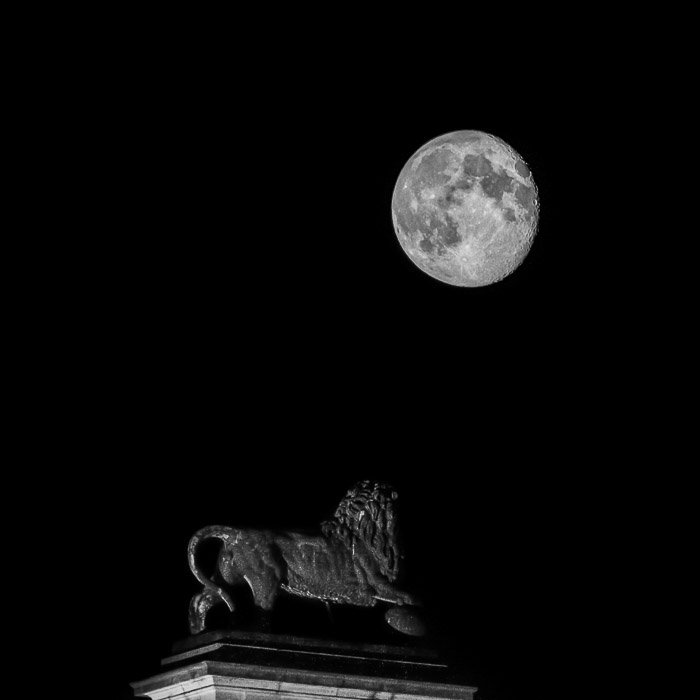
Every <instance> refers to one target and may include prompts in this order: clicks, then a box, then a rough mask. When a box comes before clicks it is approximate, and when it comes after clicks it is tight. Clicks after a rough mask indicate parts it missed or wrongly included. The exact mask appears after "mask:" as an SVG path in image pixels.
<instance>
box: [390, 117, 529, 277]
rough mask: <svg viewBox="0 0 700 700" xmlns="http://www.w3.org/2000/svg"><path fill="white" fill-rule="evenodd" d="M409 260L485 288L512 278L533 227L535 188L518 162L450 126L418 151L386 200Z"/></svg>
mask: <svg viewBox="0 0 700 700" xmlns="http://www.w3.org/2000/svg"><path fill="white" fill-rule="evenodd" d="M391 209H392V218H393V221H394V229H395V231H396V235H397V237H398V239H399V243H400V244H401V247H402V248H403V249H404V251H405V253H406V254H407V255H408V257H409V258H410V259H411V260H412V261H413V262H414V263H415V264H416V265H417V266H418V267H419V268H420V269H421V270H423V272H426V273H427V274H429V275H430V276H431V277H434V278H435V279H438V280H440V281H441V282H446V283H447V284H452V285H455V286H458V287H483V286H486V285H489V284H493V283H494V282H498V281H500V280H502V279H503V278H504V277H507V276H508V275H510V274H511V273H512V272H513V271H514V270H515V269H516V268H517V267H518V266H519V265H520V263H521V262H522V261H523V260H524V259H525V257H526V256H527V254H528V252H529V250H530V246H531V245H532V241H533V239H534V237H535V233H536V231H537V223H538V219H539V204H538V199H537V188H536V186H535V182H534V180H533V178H532V174H531V173H530V169H529V168H528V166H527V165H526V164H525V161H524V159H523V158H522V157H521V156H520V155H518V153H516V151H515V150H514V149H513V148H511V147H510V146H509V145H508V144H506V143H505V142H504V141H502V140H501V139H499V138H497V137H495V136H492V135H491V134H487V133H484V132H481V131H454V132H451V133H449V134H444V135H443V136H438V137H437V138H434V139H433V140H432V141H429V142H428V143H426V144H425V145H424V146H422V147H421V148H419V149H418V151H416V153H414V154H413V156H411V158H410V159H409V161H408V162H407V163H406V165H405V166H404V168H403V170H402V171H401V173H400V175H399V178H398V180H397V182H396V187H395V188H394V194H393V197H392V202H391Z"/></svg>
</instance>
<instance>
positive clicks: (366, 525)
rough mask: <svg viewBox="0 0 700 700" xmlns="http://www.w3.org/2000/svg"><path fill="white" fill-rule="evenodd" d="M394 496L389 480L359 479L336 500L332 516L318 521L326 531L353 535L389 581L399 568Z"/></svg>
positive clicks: (346, 536)
mask: <svg viewBox="0 0 700 700" xmlns="http://www.w3.org/2000/svg"><path fill="white" fill-rule="evenodd" d="M397 499H398V495H397V493H396V491H394V489H393V488H392V487H391V486H389V484H385V483H382V482H377V481H359V482H358V483H357V484H355V485H354V486H353V487H352V488H351V489H350V490H349V491H348V492H347V494H345V498H343V500H342V501H341V502H340V503H339V504H338V507H337V508H336V511H335V514H334V516H333V517H334V520H330V521H327V522H325V523H323V525H322V528H323V531H324V532H326V534H331V533H333V534H334V535H336V536H339V537H341V538H342V539H344V540H348V539H350V538H351V537H352V536H353V535H354V536H355V537H359V538H360V539H361V540H362V541H363V542H364V544H365V545H366V546H367V547H368V548H369V549H370V551H371V552H372V554H373V555H374V558H375V559H376V560H377V563H378V564H379V568H380V570H381V573H382V574H383V575H384V576H386V578H387V579H388V580H389V581H395V580H396V577H397V575H398V570H399V550H398V543H397V512H396V501H397Z"/></svg>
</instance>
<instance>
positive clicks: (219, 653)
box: [132, 630, 476, 700]
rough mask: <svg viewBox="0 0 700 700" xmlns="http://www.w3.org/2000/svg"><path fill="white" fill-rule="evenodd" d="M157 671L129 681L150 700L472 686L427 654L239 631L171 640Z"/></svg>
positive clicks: (435, 695) (456, 698) (370, 699)
mask: <svg viewBox="0 0 700 700" xmlns="http://www.w3.org/2000/svg"><path fill="white" fill-rule="evenodd" d="M173 651H174V652H175V654H174V655H173V656H170V657H168V658H166V659H163V661H162V665H163V667H164V670H163V671H162V672H161V673H159V674H157V675H155V676H152V677H151V678H147V679H145V680H142V681H138V682H135V683H132V687H133V689H134V691H135V695H136V696H139V697H142V696H146V697H149V698H153V700H171V699H173V700H174V698H178V699H182V700H185V699H191V700H194V699H197V700H232V699H233V698H235V699H236V700H273V699H274V700H297V699H300V700H301V698H304V699H305V700H308V698H310V697H317V698H335V699H337V698H357V699H358V700H365V699H366V700H375V699H376V700H419V699H421V698H426V699H427V698H431V699H433V700H471V699H472V698H473V696H474V693H475V692H476V688H474V687H473V686H471V685H469V684H466V683H461V681H457V680H455V674H454V672H453V670H452V669H450V668H448V666H447V664H446V663H445V662H444V661H442V660H441V659H440V656H439V654H438V653H437V652H436V651H434V650H431V649H424V648H418V647H415V646H413V645H406V644H404V645H402V646H391V645H376V644H362V643H349V642H335V641H327V640H317V639H305V638H299V637H288V636H285V635H271V634H262V633H246V632H243V631H239V630H229V631H226V632H207V633H204V634H202V635H199V636H197V637H191V638H189V639H187V640H183V641H182V642H179V643H176V644H175V645H174V647H173Z"/></svg>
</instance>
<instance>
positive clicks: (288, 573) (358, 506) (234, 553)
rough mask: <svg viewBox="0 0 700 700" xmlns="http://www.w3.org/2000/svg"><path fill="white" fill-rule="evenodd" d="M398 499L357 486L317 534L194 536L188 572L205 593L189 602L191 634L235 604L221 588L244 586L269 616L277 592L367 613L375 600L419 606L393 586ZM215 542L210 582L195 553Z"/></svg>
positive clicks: (369, 484)
mask: <svg viewBox="0 0 700 700" xmlns="http://www.w3.org/2000/svg"><path fill="white" fill-rule="evenodd" d="M396 500H397V494H396V492H395V491H393V489H392V488H391V487H390V486H389V485H388V484H384V483H379V482H373V481H361V482H359V483H357V484H356V485H355V486H354V487H353V488H351V489H350V490H349V491H348V492H347V494H346V495H345V498H343V500H342V501H341V502H340V504H339V505H338V508H337V509H336V511H335V514H334V516H333V518H332V519H331V520H326V521H325V522H323V523H321V527H320V532H319V533H318V534H315V535H307V534H302V533H299V532H279V531H272V530H252V529H239V528H234V527H227V526H223V525H212V526H210V527H205V528H202V529H201V530H199V531H198V532H196V533H195V535H194V536H193V537H192V539H191V540H190V542H189V546H188V561H189V565H190V569H191V570H192V573H193V574H194V575H195V577H196V578H197V580H198V581H199V582H200V583H201V584H202V585H203V586H204V590H203V591H202V592H201V593H198V594H197V595H195V596H194V597H193V598H192V600H191V602H190V609H189V623H190V630H191V632H192V634H196V633H198V632H201V631H202V630H204V629H205V624H206V615H207V612H208V611H209V609H210V608H211V607H212V606H213V605H216V604H217V603H220V602H223V603H225V604H226V605H227V607H228V609H229V610H230V611H231V612H233V610H234V609H235V605H234V602H233V599H232V598H231V595H230V593H229V592H228V591H227V590H226V587H228V586H233V585H234V584H237V583H242V582H246V583H247V584H248V585H249V586H250V588H251V590H252V592H253V600H254V603H255V605H256V606H257V607H258V608H261V609H262V610H266V611H267V610H271V609H272V608H273V606H274V603H275V599H276V598H277V595H278V594H279V592H280V590H283V591H286V592H288V593H291V594H294V595H297V596H306V597H309V598H316V599H318V600H322V601H325V602H326V603H329V602H333V603H342V604H349V605H358V606H364V607H370V606H374V605H376V604H377V601H380V600H381V601H386V602H389V603H393V604H394V605H398V606H403V605H412V604H417V602H416V601H415V600H414V599H413V597H412V596H411V595H409V594H408V593H406V592H404V591H402V590H400V589H398V588H397V587H396V586H394V583H393V582H394V581H395V580H396V578H397V576H398V573H399V561H400V558H401V557H400V554H399V551H398V545H397V537H396V535H397V530H396V528H397V518H396V505H395V504H396ZM208 538H218V539H220V540H221V541H222V543H223V544H222V546H221V549H220V551H219V555H218V558H217V563H216V572H215V573H214V575H213V577H212V580H210V579H208V578H207V577H206V576H204V574H203V573H202V572H201V571H200V570H199V568H198V567H197V564H196V561H195V554H196V551H197V546H198V545H199V543H200V542H202V541H203V540H206V539H208Z"/></svg>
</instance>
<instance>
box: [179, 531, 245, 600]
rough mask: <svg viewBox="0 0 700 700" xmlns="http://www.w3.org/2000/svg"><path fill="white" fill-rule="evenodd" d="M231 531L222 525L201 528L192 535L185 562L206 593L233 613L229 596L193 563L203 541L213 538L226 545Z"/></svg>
mask: <svg viewBox="0 0 700 700" xmlns="http://www.w3.org/2000/svg"><path fill="white" fill-rule="evenodd" d="M232 534H233V529H232V528H230V527H226V526H223V525H210V526H209V527H203V528H202V529H201V530H197V532H195V533H194V535H192V537H191V539H190V543H189V545H188V546H187V561H188V562H189V565H190V570H191V571H192V573H193V574H194V576H195V578H196V579H197V581H199V582H200V583H201V584H202V585H203V586H204V589H205V591H206V592H207V593H209V594H214V595H216V596H218V597H219V598H221V600H223V601H224V603H226V606H227V607H228V609H229V610H230V611H231V612H233V610H234V607H235V606H234V604H233V600H232V599H231V596H230V595H229V594H228V593H227V592H226V591H225V590H224V589H223V588H221V587H220V586H217V585H216V584H215V583H214V582H213V581H211V580H210V579H208V578H207V577H206V576H205V575H204V574H203V573H202V572H201V571H200V570H199V569H198V568H197V562H196V561H195V555H196V553H197V547H198V545H199V543H200V542H202V541H203V540H206V539H209V538H212V537H215V538H217V539H220V540H221V541H222V542H224V543H226V542H227V541H228V540H229V538H230V537H232Z"/></svg>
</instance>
